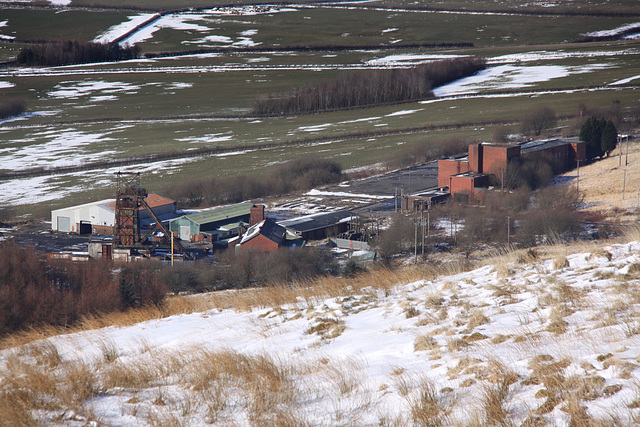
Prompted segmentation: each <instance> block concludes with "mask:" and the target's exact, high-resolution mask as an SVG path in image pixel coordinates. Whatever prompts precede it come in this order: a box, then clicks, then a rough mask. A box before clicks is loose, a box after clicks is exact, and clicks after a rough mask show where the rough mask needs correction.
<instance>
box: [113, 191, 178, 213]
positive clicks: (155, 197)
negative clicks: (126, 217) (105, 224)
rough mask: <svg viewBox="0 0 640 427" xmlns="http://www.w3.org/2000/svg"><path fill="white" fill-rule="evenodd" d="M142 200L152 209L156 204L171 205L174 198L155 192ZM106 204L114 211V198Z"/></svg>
mask: <svg viewBox="0 0 640 427" xmlns="http://www.w3.org/2000/svg"><path fill="white" fill-rule="evenodd" d="M144 201H145V202H147V204H148V205H149V207H150V208H152V209H153V208H156V207H158V206H165V205H171V204H174V203H175V200H171V199H170V198H168V197H164V196H161V195H159V194H156V193H151V194H149V195H148V196H147V197H145V199H144ZM107 206H108V207H109V209H111V210H112V211H115V210H116V202H115V200H114V201H113V202H112V203H109V204H108V205H107ZM140 209H144V208H143V207H140Z"/></svg>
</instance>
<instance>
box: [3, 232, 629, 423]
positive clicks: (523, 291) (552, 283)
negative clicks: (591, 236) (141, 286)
mask: <svg viewBox="0 0 640 427" xmlns="http://www.w3.org/2000/svg"><path fill="white" fill-rule="evenodd" d="M452 270H453V268H452ZM374 277H375V276H374ZM380 282H383V281H380ZM380 282H376V281H374V280H372V281H371V286H364V287H355V288H349V287H346V288H345V287H344V286H342V287H340V286H339V287H336V288H335V289H336V290H335V291H334V292H337V293H338V294H339V295H341V296H337V297H331V298H323V297H306V298H303V297H302V296H300V297H299V299H298V302H297V303H289V304H282V303H273V304H271V303H269V301H271V299H270V297H269V295H273V293H269V291H268V290H267V291H264V292H265V293H264V297H262V298H261V297H260V295H262V294H260V293H258V294H257V295H255V300H254V301H255V303H254V304H257V305H258V307H256V306H254V307H253V308H248V309H247V308H246V304H243V303H242V302H241V301H243V298H242V296H241V295H245V296H246V295H247V294H245V293H242V294H240V296H237V297H233V296H232V294H230V293H222V294H219V295H217V296H216V295H212V296H211V298H212V301H215V300H216V298H218V297H220V301H222V300H223V299H224V298H227V300H229V301H234V298H237V300H238V301H239V302H238V304H237V306H238V307H241V306H242V307H245V309H240V308H238V309H236V308H228V307H223V306H222V304H221V305H220V307H219V308H216V309H210V310H207V311H203V312H198V313H193V314H183V315H176V316H172V317H168V318H164V319H158V320H153V321H148V322H142V323H139V324H135V325H133V326H129V327H109V328H105V329H99V330H94V331H87V332H80V333H74V334H69V335H64V336H58V337H54V338H50V339H48V340H45V341H40V342H36V343H32V344H30V345H27V346H24V347H17V348H13V349H9V350H5V351H3V352H1V353H0V366H1V368H0V369H2V374H3V376H4V378H5V384H4V387H5V388H4V389H3V390H4V391H5V392H9V393H11V389H10V388H9V389H7V388H6V387H11V384H22V387H23V388H22V390H26V391H24V392H25V393H28V391H29V390H30V388H29V387H32V388H34V389H37V390H40V391H39V393H40V394H39V395H38V396H37V399H36V400H38V401H42V402H48V403H47V405H46V406H44V407H42V408H41V409H38V410H34V411H33V412H32V415H33V416H34V417H35V418H36V419H37V420H38V421H40V422H42V423H44V424H48V423H51V422H54V420H57V422H62V423H63V424H65V425H85V423H86V422H87V421H99V422H104V423H106V424H108V425H122V426H128V425H131V426H133V425H153V424H154V423H157V422H160V421H165V422H167V421H168V420H173V422H174V424H178V423H182V425H207V424H213V425H228V423H235V424H240V425H248V424H254V425H255V424H257V425H272V423H276V422H277V421H282V420H285V419H287V420H291V421H295V422H296V423H297V424H296V425H298V424H300V423H305V422H306V423H308V424H309V425H363V426H365V425H452V424H453V425H466V424H467V423H476V424H474V425H488V424H493V425H520V424H521V423H523V422H527V423H533V424H530V425H554V426H569V425H587V424H586V423H587V422H588V421H590V420H592V419H595V420H600V421H602V422H604V423H605V424H603V425H608V424H607V423H613V422H615V423H617V425H631V424H637V423H638V421H639V417H640V413H639V411H640V409H639V408H640V387H639V386H638V384H640V371H639V370H638V367H639V362H638V360H640V322H639V321H638V315H639V314H640V299H639V297H638V295H640V293H639V291H640V243H637V242H632V243H627V244H614V245H611V246H607V247H604V248H596V247H589V248H588V249H587V251H586V252H584V251H583V252H580V251H579V253H573V254H569V255H565V254H556V255H554V257H553V258H550V259H545V258H537V257H536V256H535V254H525V253H521V254H519V255H518V256H515V255H514V256H512V257H511V258H510V261H508V260H505V259H502V260H496V262H495V263H493V264H490V265H487V266H485V267H482V268H479V269H476V270H473V271H469V272H463V273H457V274H453V275H448V276H442V277H439V278H436V279H425V280H418V279H416V278H415V277H414V278H412V279H410V280H409V279H405V280H402V279H401V278H397V285H395V286H386V285H382V284H379V283H380ZM354 283H355V282H354ZM376 283H378V285H376ZM337 289H341V290H340V291H337ZM276 299H277V297H274V298H273V300H276ZM244 301H248V300H247V299H244ZM258 301H259V302H258ZM211 305H213V306H216V303H215V302H212V303H211ZM232 305H233V304H232ZM250 305H251V304H250ZM259 306H261V307H259ZM18 378H22V379H23V380H22V381H21V382H18V381H17V379H18ZM25 378H27V379H31V381H34V382H37V381H40V382H42V383H44V384H49V383H52V384H53V386H51V387H49V388H46V387H42V386H41V385H40V384H31V383H29V382H28V381H24V379H25ZM36 379H38V380H36ZM78 381H82V382H81V384H82V387H78ZM14 387H15V386H14ZM43 390H44V391H43ZM65 392H66V393H67V394H65ZM68 393H71V394H72V395H77V396H82V398H81V399H80V400H79V401H75V400H74V399H73V398H72V399H70V400H69V401H65V400H64V399H63V397H62V396H67V395H68ZM74 393H75V394H74ZM73 402H75V403H73Z"/></svg>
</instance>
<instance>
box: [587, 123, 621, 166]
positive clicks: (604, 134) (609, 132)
mask: <svg viewBox="0 0 640 427" xmlns="http://www.w3.org/2000/svg"><path fill="white" fill-rule="evenodd" d="M580 140H581V141H584V142H585V143H586V145H587V160H592V159H594V158H596V157H602V156H604V155H605V154H606V155H607V157H609V154H610V153H611V152H612V151H613V150H615V148H616V145H617V143H618V129H616V126H615V124H614V123H613V121H612V120H607V119H605V118H604V117H600V118H598V117H596V116H591V117H589V118H588V119H587V120H585V121H584V123H583V124H582V126H581V127H580Z"/></svg>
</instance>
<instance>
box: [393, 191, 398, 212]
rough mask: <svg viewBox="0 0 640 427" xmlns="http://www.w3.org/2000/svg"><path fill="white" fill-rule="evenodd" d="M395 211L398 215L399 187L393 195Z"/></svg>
mask: <svg viewBox="0 0 640 427" xmlns="http://www.w3.org/2000/svg"><path fill="white" fill-rule="evenodd" d="M393 210H394V212H395V213H398V187H396V192H395V194H394V195H393Z"/></svg>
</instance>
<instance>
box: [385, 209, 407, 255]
mask: <svg viewBox="0 0 640 427" xmlns="http://www.w3.org/2000/svg"><path fill="white" fill-rule="evenodd" d="M413 235H414V227H413V225H412V224H411V221H410V219H409V218H407V217H405V216H404V215H400V214H398V215H396V216H394V217H393V220H392V222H391V225H390V226H389V228H388V229H387V230H385V231H384V232H383V233H381V234H380V237H378V239H377V242H376V246H377V248H378V251H379V253H380V256H383V257H391V256H393V255H397V254H400V253H403V252H404V251H405V250H407V249H408V248H410V247H411V243H412V239H413Z"/></svg>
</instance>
